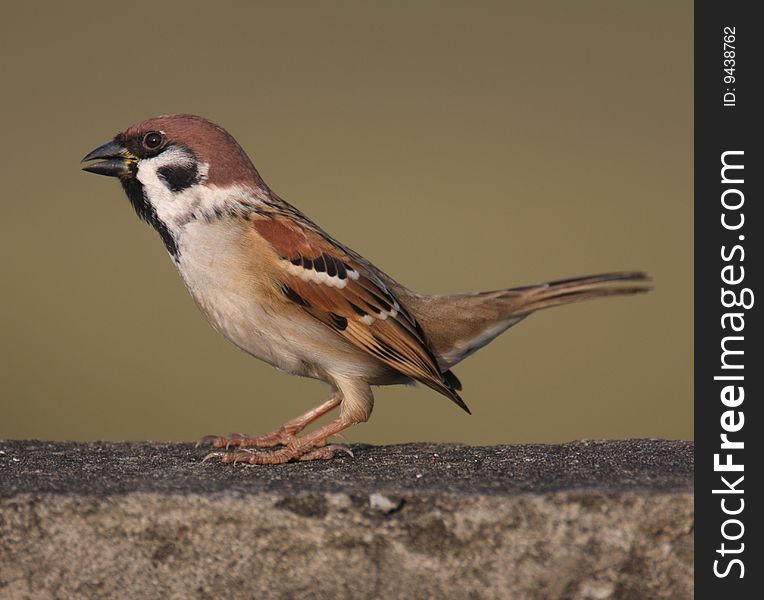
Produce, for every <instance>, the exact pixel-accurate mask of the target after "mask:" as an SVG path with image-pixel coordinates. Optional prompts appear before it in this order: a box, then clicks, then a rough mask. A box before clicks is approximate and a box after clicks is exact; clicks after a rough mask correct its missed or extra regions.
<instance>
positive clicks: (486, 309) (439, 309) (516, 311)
mask: <svg viewBox="0 0 764 600" xmlns="http://www.w3.org/2000/svg"><path fill="white" fill-rule="evenodd" d="M648 281H650V277H649V276H648V275H647V274H646V273H643V272H641V271H622V272H616V273H603V274H600V275H588V276H585V277H576V278H573V279H560V280H557V281H550V282H548V283H542V284H540V285H531V286H524V287H516V288H510V289H505V290H495V291H491V292H479V293H476V294H455V295H450V296H416V297H414V298H412V299H410V301H412V300H413V301H412V302H411V304H410V307H411V308H412V312H414V314H415V316H416V318H417V320H419V321H420V323H421V324H422V326H423V328H424V330H425V333H426V334H427V337H428V339H429V341H430V343H431V344H432V346H433V349H434V350H435V355H436V357H437V358H438V362H439V365H440V367H441V369H442V370H443V371H444V372H445V371H447V370H448V369H449V368H450V367H452V366H453V365H455V364H456V363H458V362H460V361H462V360H464V359H465V358H467V357H468V356H469V355H471V354H472V353H474V352H476V351H477V350H479V349H480V348H482V347H483V346H485V345H486V344H488V343H489V342H490V341H491V340H493V339H494V338H496V337H497V336H499V335H500V334H501V333H503V332H504V331H506V330H507V329H509V328H510V327H512V326H513V325H515V324H516V323H519V322H520V321H522V320H523V319H524V318H525V317H527V316H528V315H530V314H531V313H533V312H535V311H537V310H542V309H545V308H551V307H553V306H562V305H564V304H572V303H574V302H581V301H582V300H591V299H594V298H604V297H607V296H625V295H632V294H639V293H643V292H647V291H649V290H650V289H651V287H650V286H649V285H646V282H648ZM457 381H458V380H457ZM459 387H461V386H459ZM457 389H458V388H457Z"/></svg>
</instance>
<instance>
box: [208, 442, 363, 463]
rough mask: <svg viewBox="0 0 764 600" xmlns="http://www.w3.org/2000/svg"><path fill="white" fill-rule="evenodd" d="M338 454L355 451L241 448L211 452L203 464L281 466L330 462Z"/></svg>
mask: <svg viewBox="0 0 764 600" xmlns="http://www.w3.org/2000/svg"><path fill="white" fill-rule="evenodd" d="M338 452H344V453H345V454H349V455H350V456H353V451H352V450H351V449H350V448H349V447H348V446H345V445H343V444H330V445H328V446H319V445H313V446H298V445H292V446H287V447H286V448H280V449H278V450H273V451H271V452H260V451H258V450H256V449H254V448H240V449H239V450H232V451H231V452H220V451H217V452H210V453H209V454H208V455H207V456H205V457H204V460H202V462H206V461H208V460H212V459H215V458H219V459H220V461H221V462H224V463H233V464H236V463H239V462H241V463H247V464H250V465H279V464H283V463H287V462H291V461H306V460H329V459H330V458H334V455H335V454H337V453H338Z"/></svg>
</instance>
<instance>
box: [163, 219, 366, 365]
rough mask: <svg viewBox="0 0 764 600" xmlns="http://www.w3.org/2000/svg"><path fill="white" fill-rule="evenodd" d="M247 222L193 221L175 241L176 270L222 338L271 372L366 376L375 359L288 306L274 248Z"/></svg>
mask: <svg viewBox="0 0 764 600" xmlns="http://www.w3.org/2000/svg"><path fill="white" fill-rule="evenodd" d="M265 244H266V243H265V242H264V241H263V240H261V239H260V238H259V237H258V236H253V235H251V231H250V230H249V228H248V223H247V222H246V221H241V222H240V221H237V220H230V219H226V220H221V221H219V222H213V223H208V222H192V223H189V224H188V225H186V226H185V228H184V229H183V231H182V232H181V234H180V236H179V238H178V248H179V254H178V258H177V261H176V265H177V267H178V271H179V272H180V275H181V277H182V278H183V281H184V282H185V284H186V287H187V288H188V290H189V292H190V293H191V295H192V296H193V298H194V300H195V301H196V304H197V305H198V306H199V308H200V310H201V311H202V313H203V314H204V315H205V317H206V318H207V320H208V321H209V322H210V324H211V325H212V326H213V327H214V328H215V330H217V331H218V332H219V333H220V334H221V335H223V336H224V337H226V338H227V339H228V340H229V341H231V342H232V343H233V344H235V345H236V346H238V347H239V348H241V349H242V350H244V351H245V352H247V353H249V354H251V355H253V356H255V357H257V358H259V359H261V360H263V361H265V362H267V363H269V364H271V365H273V366H274V367H276V368H278V369H281V370H283V371H286V372H288V373H294V374H298V375H304V376H308V377H316V378H319V379H326V378H327V377H326V375H327V373H333V372H334V373H336V374H343V375H344V374H358V375H363V374H365V373H367V372H368V371H369V370H371V371H376V370H378V369H379V365H378V364H377V363H378V361H376V360H373V359H372V358H371V357H369V356H366V355H365V354H364V353H360V351H358V349H357V348H355V347H353V346H352V345H351V344H349V343H348V342H347V341H345V340H343V339H342V338H340V337H339V336H337V335H336V334H334V333H333V332H331V331H330V330H329V329H328V328H327V327H326V326H325V325H323V324H322V323H320V322H319V321H318V320H316V319H314V318H312V317H311V316H310V315H308V314H307V313H305V312H304V311H302V309H300V308H299V307H297V306H294V305H293V304H292V303H290V302H288V301H286V300H285V299H284V297H283V294H280V293H279V291H278V287H277V285H276V283H275V281H274V279H273V273H274V262H275V261H276V260H278V257H276V256H275V254H274V252H273V250H272V249H271V248H270V247H267V246H265Z"/></svg>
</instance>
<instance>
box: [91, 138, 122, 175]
mask: <svg viewBox="0 0 764 600" xmlns="http://www.w3.org/2000/svg"><path fill="white" fill-rule="evenodd" d="M92 161H96V162H92ZM81 162H89V163H90V164H88V165H85V166H84V167H82V170H83V171H87V172H88V173H95V174H96V175H107V176H109V177H124V176H126V175H129V174H130V173H131V168H132V165H133V164H134V163H135V156H133V155H132V154H131V153H130V152H129V151H128V150H127V148H125V147H124V146H123V145H122V144H120V143H119V142H117V141H116V140H110V141H108V142H106V143H105V144H104V145H103V146H98V148H96V149H95V150H93V151H92V152H89V153H88V154H87V156H85V158H83V159H82V161H81Z"/></svg>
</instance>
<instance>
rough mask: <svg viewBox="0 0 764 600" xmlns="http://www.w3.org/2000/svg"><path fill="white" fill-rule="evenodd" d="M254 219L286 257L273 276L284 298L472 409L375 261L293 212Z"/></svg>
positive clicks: (380, 357) (353, 341)
mask: <svg viewBox="0 0 764 600" xmlns="http://www.w3.org/2000/svg"><path fill="white" fill-rule="evenodd" d="M252 224H253V227H254V228H255V230H256V231H257V233H259V234H260V235H261V236H262V237H263V238H264V239H265V240H266V241H267V242H268V243H269V244H270V245H271V246H272V247H273V249H274V250H275V251H276V253H277V254H278V255H279V257H280V259H281V260H280V261H279V267H280V271H279V272H278V273H277V275H276V277H277V279H278V283H279V284H280V285H281V289H282V291H283V293H284V295H285V296H286V298H287V299H289V300H290V301H292V302H293V303H295V304H296V305H297V306H299V307H300V308H302V309H303V310H304V311H305V312H307V313H308V314H310V315H311V316H313V317H314V318H316V319H318V320H319V321H321V322H322V323H323V324H325V325H326V326H327V327H329V328H330V329H332V330H333V331H334V332H335V333H337V334H338V335H340V336H342V337H343V338H345V339H346V340H348V341H349V342H351V343H352V344H353V345H355V346H356V347H357V348H359V349H361V350H363V351H364V352H366V353H368V354H370V355H372V356H374V357H376V358H377V359H378V360H380V361H382V362H383V363H385V364H386V365H388V366H389V367H391V368H393V369H394V370H396V371H397V372H399V373H401V374H403V375H405V376H407V377H410V378H412V379H414V380H416V381H419V382H421V383H423V384H425V385H427V386H429V387H431V388H432V389H434V390H436V391H438V392H440V393H442V394H444V395H445V396H447V397H448V398H450V399H451V400H453V401H454V402H455V403H456V404H457V405H459V406H460V407H461V408H463V409H464V410H466V411H467V412H470V411H469V409H468V408H467V405H466V404H465V403H464V401H463V400H462V399H461V398H460V397H459V394H458V393H457V391H456V389H455V387H456V386H455V385H454V381H456V382H458V380H457V379H456V378H455V377H454V376H453V375H452V374H443V373H441V371H440V369H439V367H438V362H437V360H436V358H435V356H434V354H433V351H432V349H431V347H430V345H429V344H428V342H427V339H426V336H425V334H424V331H423V330H422V327H421V326H420V324H419V323H418V322H417V321H416V319H415V318H414V317H413V316H412V315H411V313H410V312H409V311H408V310H406V308H405V306H403V305H402V304H401V303H400V302H399V301H398V299H397V298H396V297H395V295H394V294H393V293H392V292H391V291H390V290H389V289H388V287H387V286H386V285H385V283H384V282H383V280H382V278H381V277H379V276H378V275H377V274H376V272H375V268H374V266H373V265H371V263H369V262H368V261H366V260H364V259H363V258H361V257H360V256H359V255H357V254H356V253H354V252H352V251H351V250H349V249H347V248H345V247H344V246H342V245H341V244H339V243H338V242H336V241H335V240H333V239H332V238H331V237H329V236H328V235H327V234H326V233H324V232H323V231H321V230H320V229H318V227H316V226H315V225H313V224H312V223H311V222H309V221H305V222H303V221H302V219H299V220H298V219H295V217H294V215H289V216H288V217H287V216H286V215H282V214H278V213H276V212H274V213H268V214H258V215H257V216H256V217H255V218H254V219H253V220H252Z"/></svg>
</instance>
